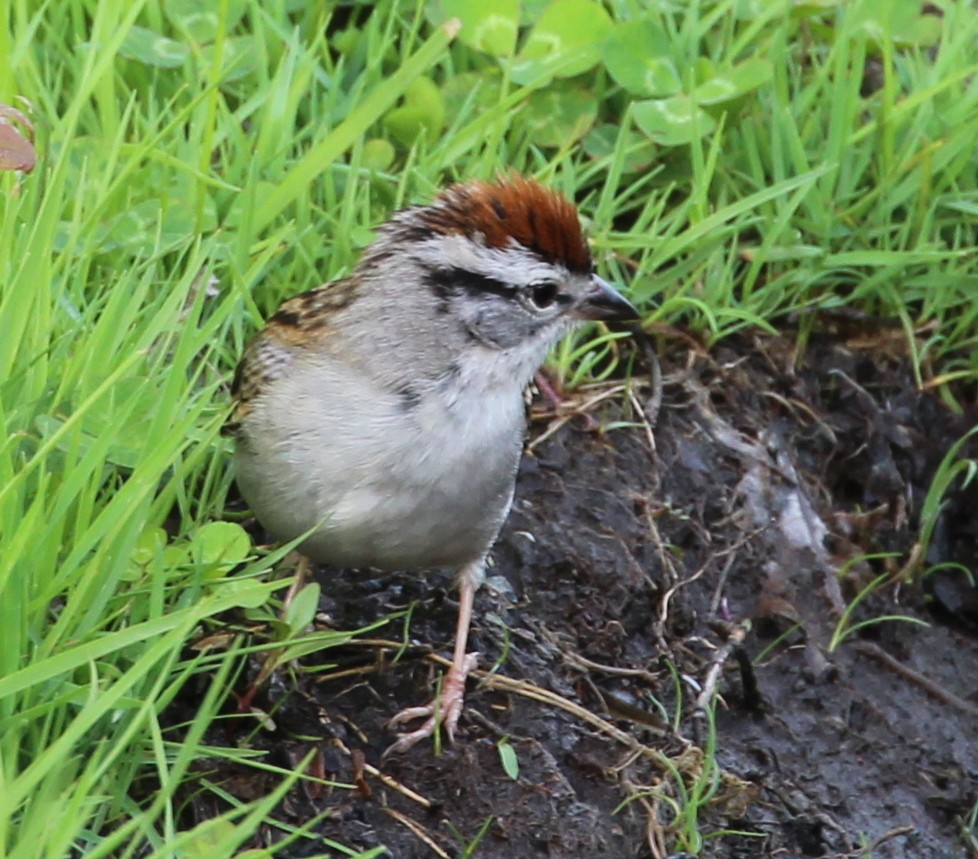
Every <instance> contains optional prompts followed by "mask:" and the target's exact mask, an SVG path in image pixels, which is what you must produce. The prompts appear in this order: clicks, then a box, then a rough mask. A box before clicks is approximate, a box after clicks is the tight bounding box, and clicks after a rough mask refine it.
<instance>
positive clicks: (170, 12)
mask: <svg viewBox="0 0 978 859" xmlns="http://www.w3.org/2000/svg"><path fill="white" fill-rule="evenodd" d="M247 8H248V3H247V0H227V17H226V18H225V22H224V30H225V32H230V30H231V29H232V28H233V27H235V26H237V24H238V23H239V22H240V21H241V19H242V18H243V17H244V13H245V10H246V9H247ZM163 14H164V15H166V17H167V20H168V21H169V22H170V23H171V24H172V25H173V26H174V28H175V29H176V30H178V31H182V32H184V33H186V34H187V35H188V36H189V37H190V38H191V39H193V40H194V41H195V42H198V43H199V44H202V45H203V44H207V43H208V42H213V41H214V40H215V39H216V38H217V33H218V29H219V28H220V26H221V19H220V15H219V14H218V4H216V3H201V2H200V0H167V2H166V3H164V4H163Z"/></svg>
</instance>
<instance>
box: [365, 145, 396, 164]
mask: <svg viewBox="0 0 978 859" xmlns="http://www.w3.org/2000/svg"><path fill="white" fill-rule="evenodd" d="M395 158H397V152H396V151H395V149H394V146H393V145H392V144H391V142H390V141H389V140H384V138H382V137H373V138H371V139H370V140H368V141H366V142H365V143H364V144H363V156H362V163H363V166H364V167H366V168H367V169H368V170H387V169H388V168H389V167H390V166H391V165H392V164H393V163H394V159H395Z"/></svg>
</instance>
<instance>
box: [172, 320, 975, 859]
mask: <svg viewBox="0 0 978 859" xmlns="http://www.w3.org/2000/svg"><path fill="white" fill-rule="evenodd" d="M899 339H900V338H899V337H891V336H890V333H889V332H886V331H885V330H881V331H879V332H877V334H876V335H875V336H872V337H869V338H867V337H866V336H865V331H862V332H861V333H860V335H859V339H858V340H857V339H855V338H850V337H847V336H846V334H845V332H840V331H835V332H833V333H831V334H829V333H824V334H816V335H814V336H813V337H812V338H811V340H810V341H809V343H808V346H807V349H806V351H805V354H804V356H803V357H801V356H799V355H798V354H797V353H796V352H795V351H794V345H793V344H794V342H795V341H793V340H792V341H790V342H789V341H782V340H779V339H769V338H765V339H758V338H747V337H744V338H743V339H740V340H730V341H725V343H724V344H722V345H721V346H719V347H717V348H715V349H714V350H712V351H711V352H707V351H706V350H704V349H701V348H699V347H698V346H696V345H695V344H685V343H681V342H680V341H677V340H675V339H673V340H669V339H664V340H663V342H662V343H660V344H659V347H660V351H661V352H662V353H663V354H662V357H661V359H660V360H661V377H659V378H658V380H653V379H652V378H650V376H649V375H645V376H644V377H643V375H642V374H643V372H646V371H643V370H642V368H641V367H640V366H637V367H636V373H637V374H638V375H637V376H636V378H635V379H634V380H633V382H632V385H631V387H630V388H629V389H628V391H627V392H623V391H617V390H615V389H613V388H608V387H605V388H603V389H596V390H592V391H584V392H579V393H577V394H576V395H575V396H574V398H573V400H572V401H571V400H569V401H567V402H565V403H563V404H562V405H561V406H560V407H554V406H553V405H548V404H547V403H546V402H545V401H542V400H539V399H538V401H537V402H535V404H534V408H533V414H534V420H533V423H532V432H531V444H532V449H531V450H530V452H529V453H528V454H527V456H526V457H525V458H524V461H523V464H522V467H521V469H520V474H519V482H518V487H517V496H516V503H515V504H514V508H513V511H512V514H511V515H510V517H509V520H508V522H507V524H506V527H505V529H504V530H503V533H502V535H501V537H500V540H499V542H498V544H497V546H496V548H495V550H494V552H493V567H492V569H491V570H490V585H492V586H494V587H487V588H484V589H483V590H482V591H481V592H480V593H479V595H478V598H477V602H476V615H475V622H474V625H473V632H472V639H471V647H472V649H475V650H478V651H479V652H480V653H481V654H482V657H481V663H480V665H481V668H482V669H484V670H489V669H492V675H491V676H490V677H489V679H488V680H484V681H483V683H482V684H481V685H480V684H479V683H478V682H477V681H476V680H471V681H470V683H469V690H470V691H469V694H468V697H467V699H466V709H465V713H464V715H463V717H462V721H461V725H460V730H459V737H458V742H457V743H456V745H454V746H453V747H447V748H441V749H440V750H438V752H437V753H436V750H435V749H434V748H433V746H432V745H431V744H426V743H422V744H420V745H418V746H416V747H415V748H414V749H412V750H411V751H410V752H409V753H407V754H405V755H399V756H392V757H390V758H387V759H382V757H381V755H382V752H383V750H384V749H385V748H386V747H387V746H388V745H389V744H390V743H391V742H392V740H393V735H392V734H391V733H390V732H389V731H387V730H386V729H385V726H384V723H385V722H386V720H387V719H389V718H390V717H391V716H392V715H393V714H394V713H396V712H398V711H399V710H400V709H402V708H403V707H407V706H411V705H415V704H419V703H423V702H425V701H427V700H428V698H429V696H430V694H431V692H432V690H433V688H434V684H435V683H436V682H437V680H438V677H439V676H440V672H441V671H442V670H443V669H442V668H441V666H440V665H439V664H438V663H437V662H436V660H435V656H434V655H433V654H439V655H442V656H447V655H448V654H449V652H450V643H451V637H452V633H453V630H454V624H455V607H456V603H455V598H456V594H455V591H454V588H453V587H452V582H451V579H450V577H449V576H448V575H447V574H438V573H435V574H430V575H428V576H426V577H419V576H418V575H416V574H410V573H404V574H398V575H394V576H390V577H387V578H384V579H375V580H372V579H365V578H362V577H359V576H355V575H351V574H336V573H332V572H329V571H325V570H320V571H318V576H319V577H320V580H321V583H322V586H323V598H322V604H321V609H322V612H321V614H320V620H319V622H320V625H322V626H323V627H324V628H325V627H326V626H329V627H332V628H338V629H356V628H359V627H362V626H366V625H368V624H371V623H373V622H375V621H376V620H377V619H378V618H381V617H383V616H385V615H388V614H390V612H392V611H394V610H400V611H404V610H408V609H409V610H410V616H409V618H408V619H405V617H404V616H401V617H400V618H399V619H397V620H392V621H391V622H389V623H388V624H387V625H386V626H384V627H382V628H380V629H375V630H373V631H372V632H370V633H367V634H365V636H363V637H362V638H361V639H359V640H357V641H355V642H352V643H351V644H350V645H348V646H345V647H343V648H341V649H338V650H337V649H332V650H329V651H328V652H325V653H322V654H317V655H316V656H314V657H312V660H316V661H317V663H322V662H324V661H328V662H329V663H330V664H331V665H333V666H335V667H332V668H319V669H318V670H316V671H308V672H306V671H301V670H297V671H292V672H280V673H277V674H276V675H275V676H273V677H272V678H271V680H270V681H269V682H267V683H266V684H264V686H263V687H262V689H261V690H260V691H259V692H258V695H257V697H256V699H255V703H256V705H258V706H260V707H261V708H263V709H265V710H267V711H269V712H271V713H273V716H274V723H275V730H274V731H273V730H267V731H261V732H259V733H258V734H257V736H255V737H254V738H253V740H252V745H254V746H255V747H256V748H258V749H261V750H264V751H266V752H267V761H268V762H269V763H272V764H277V765H280V766H288V767H291V766H295V765H296V763H297V762H298V761H300V760H302V759H303V758H304V757H305V756H306V755H307V754H309V753H310V752H313V753H314V755H313V762H312V764H311V765H310V768H309V771H310V773H311V774H317V775H319V776H321V777H323V778H325V779H327V780H335V781H336V782H340V783H344V784H354V785H357V788H356V789H354V790H350V789H348V788H340V787H322V786H315V785H314V786H310V785H308V784H307V785H304V786H297V787H296V788H294V789H293V790H292V791H291V792H290V794H289V795H288V796H287V798H286V799H285V800H284V801H283V803H282V804H281V806H280V807H279V808H278V809H277V812H276V816H277V817H278V819H280V820H281V821H283V822H284V823H285V824H287V825H288V826H291V827H302V826H304V825H306V824H309V823H310V822H313V821H314V818H317V816H319V819H318V820H315V821H314V822H313V824H312V826H311V830H310V837H308V838H300V839H297V840H295V841H294V842H293V843H291V844H290V846H288V847H287V848H286V849H285V850H284V851H283V854H282V855H287V856H306V855H317V856H324V855H325V856H337V857H339V856H344V855H349V854H348V853H345V852H343V851H342V850H341V849H340V848H339V847H338V846H331V845H343V846H345V847H346V848H349V849H351V850H365V849H368V848H372V847H378V846H381V845H382V846H385V847H386V848H387V850H388V851H389V854H390V855H391V856H394V857H397V859H413V857H418V859H421V857H434V856H451V857H458V856H463V855H465V856H477V857H483V856H484V857H493V859H510V857H512V859H536V857H541V859H542V857H567V859H571V857H574V859H576V858H577V857H605V856H607V857H649V856H654V857H663V856H667V855H670V854H679V852H680V851H683V850H686V851H690V852H698V855H704V856H718V857H746V856H758V857H763V856H778V857H802V856H873V857H917V859H938V857H941V859H944V857H958V856H969V855H975V853H974V850H975V846H974V837H975V836H974V820H973V817H974V814H975V807H976V803H978V736H976V735H978V702H976V697H975V690H976V680H978V659H976V656H978V640H976V632H978V595H976V594H978V592H976V591H975V589H974V588H973V587H971V586H970V584H969V582H968V573H967V571H974V570H975V569H976V566H978V557H976V554H978V515H976V512H978V495H976V489H975V488H974V486H972V487H971V488H964V489H960V488H958V489H955V490H953V491H952V492H951V493H950V494H949V496H948V502H947V504H946V505H945V508H944V509H943V512H942V513H941V514H940V515H939V516H936V517H932V520H931V521H932V522H933V524H934V527H933V538H932V540H931V542H930V547H929V549H928V552H927V554H926V555H925V554H922V553H921V552H920V551H919V547H918V546H917V542H918V539H919V537H920V529H921V511H922V510H924V508H925V498H926V495H927V492H928V490H929V488H930V487H931V484H932V481H933V480H934V476H935V473H937V470H938V467H939V465H940V463H941V460H942V458H943V457H944V456H945V454H946V453H947V451H948V449H949V448H950V447H951V445H952V444H953V443H954V442H955V441H956V440H957V439H958V438H960V437H961V436H962V435H963V434H964V433H965V432H966V431H967V430H968V429H969V428H970V427H971V426H972V425H973V423H974V420H973V416H969V415H961V414H957V413H956V412H955V411H954V410H952V409H951V408H949V407H948V406H947V405H946V404H945V403H944V402H942V401H940V400H939V399H937V397H936V396H934V395H932V394H930V393H926V392H924V393H921V392H920V390H919V386H918V385H917V384H916V383H915V379H914V377H913V375H912V373H911V372H910V369H909V363H908V362H907V361H906V360H905V358H904V357H903V356H901V355H900V354H898V353H891V352H889V351H888V350H887V348H886V347H887V344H888V343H891V342H892V343H896V342H899ZM960 393H961V392H959V394H960ZM602 395H603V397H602ZM595 398H600V399H599V402H597V403H594V402H592V403H590V404H588V405H587V407H586V408H583V406H584V405H585V404H586V403H587V401H588V400H594V399H595ZM974 453H975V451H974V449H972V448H969V447H968V446H965V447H964V448H963V449H962V451H961V456H966V455H974ZM955 485H957V484H955ZM942 565H943V566H942ZM951 565H960V566H951ZM935 568H936V571H933V572H929V573H928V574H927V575H926V576H924V575H922V574H923V573H924V572H925V571H929V570H934V569H935ZM860 595H862V596H860ZM852 606H855V607H854V608H850V607H852ZM885 616H897V617H899V618H900V619H899V620H890V621H879V622H875V623H868V624H866V625H864V626H862V627H859V628H857V629H855V630H854V631H850V632H849V633H848V634H842V633H843V632H845V631H846V630H852V627H854V626H856V625H857V624H859V623H860V622H862V621H871V620H873V619H879V618H881V617H885ZM911 620H913V621H923V622H926V623H927V624H929V625H928V626H923V625H918V624H916V623H913V622H911ZM405 624H407V625H406V626H405ZM405 637H406V640H407V641H409V642H411V643H412V646H409V647H407V648H406V649H404V648H399V644H400V643H401V642H402V641H403V640H404V639H405ZM414 643H423V645H427V646H428V647H425V646H417V647H416V646H413V644H414ZM310 664H312V661H311V660H310ZM252 668H253V671H257V668H258V663H257V662H256V663H255V664H254V666H252ZM248 681H249V678H242V681H241V685H242V691H244V690H245V689H246V688H247V685H248ZM713 693H715V696H716V697H715V699H714V698H713V697H712V695H713ZM713 700H715V708H713V707H705V706H702V705H706V704H709V703H710V702H711V701H713ZM712 712H715V722H714V721H713V720H711V718H710V713H712ZM215 730H216V729H215ZM212 739H213V740H214V741H215V742H225V743H235V742H239V741H240V739H241V737H240V736H235V737H227V736H222V735H221V734H220V732H219V731H217V730H216V733H215V736H213V737H212ZM714 744H715V755H711V754H709V751H710V749H711V748H712V747H713V746H714ZM501 748H502V752H501ZM504 756H505V757H507V759H508V760H509V761H510V763H512V761H514V760H515V762H516V764H517V765H518V774H516V773H515V771H514V770H513V768H512V766H510V767H509V771H508V772H507V767H505V766H504V762H503V760H504ZM378 771H379V773H380V774H382V775H383V776H384V778H386V779H387V781H386V782H385V781H384V780H382V779H381V776H380V775H378V774H377V773H378ZM514 776H515V777H514ZM208 778H209V779H210V780H211V781H212V782H213V781H215V780H216V781H219V782H220V781H222V780H223V788H224V789H225V790H227V791H228V792H230V793H231V794H234V795H236V796H238V797H240V798H243V799H253V798H255V797H257V796H260V795H263V794H264V793H266V792H267V791H269V790H271V789H272V788H273V787H274V785H275V784H276V783H277V777H275V776H263V775H262V774H261V773H259V772H255V771H253V770H248V769H243V770H240V771H233V772H232V771H229V770H226V769H224V768H221V769H219V770H218V771H217V772H214V771H213V770H210V771H209V772H208ZM207 796H210V797H212V796H213V795H210V794H206V793H202V794H199V795H198V798H197V799H195V800H193V801H191V802H190V803H188V806H187V808H188V814H189V816H190V818H191V819H190V820H188V821H187V822H188V824H189V823H192V822H194V820H196V819H200V818H201V817H206V816H210V815H212V814H213V813H214V812H215V811H217V810H220V809H219V807H218V804H216V803H215V801H214V800H213V798H210V799H205V798H204V797H207ZM969 821H970V822H969ZM969 827H970V828H969ZM697 833H698V835H697ZM480 836H481V837H480ZM283 837H284V832H283V831H281V830H277V829H275V828H272V827H266V828H263V829H262V831H261V832H260V833H259V836H258V838H257V839H256V843H255V845H254V846H258V845H259V844H273V843H276V842H279V841H281V839H282V838H283ZM698 837H702V838H704V839H706V840H705V841H704V842H702V843H698V842H697V838H698ZM466 849H469V851H470V852H468V853H466V852H465V850H466ZM969 850H970V851H971V852H969Z"/></svg>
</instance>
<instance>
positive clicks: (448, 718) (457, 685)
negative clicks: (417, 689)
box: [384, 653, 479, 758]
mask: <svg viewBox="0 0 978 859" xmlns="http://www.w3.org/2000/svg"><path fill="white" fill-rule="evenodd" d="M478 659H479V655H478V654H477V653H467V654H466V655H465V661H464V662H463V664H462V665H461V666H460V667H458V668H456V666H454V665H453V666H452V667H451V668H450V669H449V671H448V673H447V674H446V675H445V679H444V680H443V681H442V688H441V691H440V692H439V694H438V695H436V696H435V698H434V700H433V701H432V702H431V703H430V704H427V705H425V706H424V707H408V708H407V709H405V710H401V712H400V713H398V714H397V715H395V716H394V717H393V718H392V719H391V720H390V721H389V722H388V723H387V725H388V727H397V726H399V725H403V724H405V723H407V722H412V721H414V720H415V719H425V721H424V723H423V724H422V725H421V727H419V728H417V729H415V730H413V731H408V732H407V733H403V734H400V735H399V736H398V738H397V741H396V742H394V743H393V744H392V745H391V746H390V747H389V748H388V749H387V750H386V751H385V752H384V757H385V758H386V757H387V756H388V755H390V754H399V753H401V752H406V751H407V750H408V749H410V748H411V747H412V746H414V745H415V744H417V743H418V742H420V741H421V740H424V739H427V738H428V737H431V736H433V735H434V733H435V731H437V730H438V727H439V726H441V727H442V728H443V729H444V731H445V734H446V736H447V737H448V741H449V742H450V743H454V742H455V729H456V728H457V727H458V720H459V718H460V717H461V715H462V703H463V700H464V697H465V678H466V676H467V675H468V673H469V672H470V671H471V670H472V669H473V668H474V667H475V666H476V664H477V662H478Z"/></svg>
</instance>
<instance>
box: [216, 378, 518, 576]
mask: <svg viewBox="0 0 978 859" xmlns="http://www.w3.org/2000/svg"><path fill="white" fill-rule="evenodd" d="M336 372H340V373H345V372H347V371H346V369H345V368H343V367H336V366H335V365H333V366H331V367H323V366H317V367H314V368H313V367H310V368H308V370H304V371H302V372H297V373H293V374H291V375H290V377H289V378H288V379H279V380H278V381H277V382H276V383H275V385H274V386H273V387H272V389H271V390H270V391H269V392H268V393H267V394H266V395H263V397H262V399H261V401H260V402H259V403H256V406H255V408H254V410H253V412H252V414H250V415H249V416H248V418H247V419H246V422H245V424H244V427H243V432H244V438H243V439H242V440H240V441H239V444H238V452H237V455H236V465H237V469H238V484H239V486H240V488H241V491H242V494H243V495H244V497H245V499H246V500H247V501H248V503H249V504H250V505H251V507H252V509H253V510H254V512H255V514H256V515H257V516H258V519H259V521H260V522H261V523H262V524H263V525H264V526H265V528H267V529H268V530H269V531H270V532H271V533H272V534H273V536H275V537H276V538H277V539H279V540H283V541H286V540H292V539H294V538H296V537H298V536H299V535H300V534H302V533H304V532H306V531H308V530H310V529H313V528H314V529H315V530H314V532H313V533H312V535H311V536H310V537H309V538H308V539H306V540H305V541H304V542H303V544H302V545H301V547H300V548H301V549H302V551H304V552H305V553H306V554H307V555H309V556H310V557H311V558H313V559H314V560H317V561H320V562H323V563H328V564H331V565H334V566H338V567H374V568H377V569H381V570H391V569H411V568H423V567H434V566H460V565H462V564H464V563H467V562H469V561H474V560H478V559H479V558H481V557H482V556H483V555H484V554H485V553H486V552H487V551H488V549H489V547H490V546H491V545H492V542H493V541H494V540H495V538H496V535H497V533H498V532H499V528H500V527H501V526H502V523H503V520H504V519H505V517H506V513H507V512H508V510H509V506H510V503H511V501H512V491H513V484H514V480H515V472H516V467H517V465H518V463H519V457H520V453H521V450H522V436H523V423H524V414H523V402H522V397H521V392H520V390H519V387H518V386H517V385H518V383H514V384H512V385H509V386H501V387H500V388H498V389H495V390H488V391H487V390H483V391H480V392H472V393H471V394H470V395H469V396H468V398H463V397H461V396H459V392H458V391H457V390H456V391H455V395H454V396H452V397H447V396H441V395H439V393H438V392H436V391H432V392H430V396H429V395H425V396H423V397H421V398H420V401H419V402H418V403H416V404H414V405H413V406H412V407H408V406H407V404H406V402H405V399H404V398H403V397H399V396H397V395H393V394H391V393H390V392H389V391H385V390H382V389H379V388H377V387H375V386H368V385H361V386H354V385H351V384H350V380H349V379H338V378H337V376H336V375H335V373H336ZM339 382H342V384H340V383H339Z"/></svg>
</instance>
